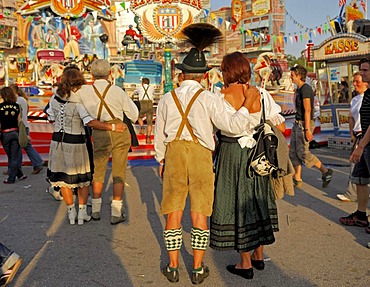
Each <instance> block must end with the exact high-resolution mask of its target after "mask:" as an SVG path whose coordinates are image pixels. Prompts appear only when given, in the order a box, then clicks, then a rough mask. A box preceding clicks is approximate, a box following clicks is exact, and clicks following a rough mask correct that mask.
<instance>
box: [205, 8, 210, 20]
mask: <svg viewBox="0 0 370 287" xmlns="http://www.w3.org/2000/svg"><path fill="white" fill-rule="evenodd" d="M208 15H209V10H207V9H204V18H207V17H208Z"/></svg>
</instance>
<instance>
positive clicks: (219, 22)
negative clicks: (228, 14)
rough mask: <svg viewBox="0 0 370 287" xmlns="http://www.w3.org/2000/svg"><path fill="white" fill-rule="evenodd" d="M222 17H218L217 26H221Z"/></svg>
mask: <svg viewBox="0 0 370 287" xmlns="http://www.w3.org/2000/svg"><path fill="white" fill-rule="evenodd" d="M223 20H224V19H222V18H218V26H220V27H222V22H223Z"/></svg>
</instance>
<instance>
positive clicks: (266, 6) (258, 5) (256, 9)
mask: <svg viewBox="0 0 370 287" xmlns="http://www.w3.org/2000/svg"><path fill="white" fill-rule="evenodd" d="M269 11H270V0H256V1H255V2H254V3H253V4H252V13H253V15H256V16H261V15H265V14H267V13H268V12H269Z"/></svg>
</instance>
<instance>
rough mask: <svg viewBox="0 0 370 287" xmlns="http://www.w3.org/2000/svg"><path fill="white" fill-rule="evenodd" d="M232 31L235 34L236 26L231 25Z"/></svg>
mask: <svg viewBox="0 0 370 287" xmlns="http://www.w3.org/2000/svg"><path fill="white" fill-rule="evenodd" d="M231 29H232V30H233V31H234V32H235V30H236V24H232V25H231Z"/></svg>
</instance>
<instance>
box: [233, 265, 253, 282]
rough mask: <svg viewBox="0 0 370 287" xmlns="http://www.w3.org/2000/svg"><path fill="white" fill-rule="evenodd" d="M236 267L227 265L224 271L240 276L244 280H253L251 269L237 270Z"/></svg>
mask: <svg viewBox="0 0 370 287" xmlns="http://www.w3.org/2000/svg"><path fill="white" fill-rule="evenodd" d="M235 267H236V265H227V267H226V269H227V271H229V272H230V273H232V274H235V275H238V276H241V277H243V278H245V279H253V275H254V274H253V268H249V269H237V268H235Z"/></svg>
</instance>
